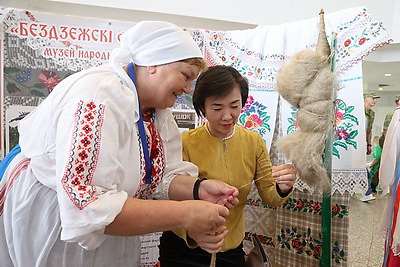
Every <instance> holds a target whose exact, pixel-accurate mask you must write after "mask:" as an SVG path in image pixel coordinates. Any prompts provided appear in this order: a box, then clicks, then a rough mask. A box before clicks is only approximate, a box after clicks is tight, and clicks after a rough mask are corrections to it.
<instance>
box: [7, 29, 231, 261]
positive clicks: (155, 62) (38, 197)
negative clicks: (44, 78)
mask: <svg viewBox="0 0 400 267" xmlns="http://www.w3.org/2000/svg"><path fill="white" fill-rule="evenodd" d="M204 68H205V61H204V59H203V58H202V54H201V51H200V49H199V48H198V46H197V44H196V43H195V42H194V40H193V39H192V38H191V37H190V35H189V34H188V33H187V32H185V31H183V30H182V29H180V28H178V27H177V26H175V25H174V24H171V23H168V22H161V21H142V22H139V23H137V24H136V25H135V26H134V27H132V28H131V29H129V30H128V31H126V32H125V33H124V34H123V36H122V39H121V43H120V47H119V48H117V49H115V50H114V51H113V52H112V54H111V58H110V64H104V65H102V66H99V67H95V68H91V69H88V70H83V71H80V72H78V73H76V74H74V75H71V76H69V77H67V78H66V79H64V80H63V81H62V82H61V83H59V84H58V85H57V86H56V87H55V89H54V90H53V91H52V93H51V94H50V95H49V96H48V97H47V98H46V99H45V100H44V101H43V102H42V103H41V104H40V106H38V107H37V108H36V109H35V110H34V111H33V112H31V113H30V114H29V115H28V116H26V117H25V118H24V119H22V120H21V121H20V122H19V127H18V130H19V133H20V139H19V146H18V148H16V149H15V150H14V152H15V153H13V156H14V158H12V159H11V160H9V161H8V160H7V161H5V162H8V166H2V169H3V170H4V175H2V177H3V179H2V180H1V183H0V259H1V264H0V265H1V266H17V267H25V266H47V267H50V266H57V267H60V266H85V267H88V266H94V267H99V266H100V267H101V266H105V267H109V266H124V267H126V266H133V267H139V266H140V258H141V244H140V238H139V235H141V234H146V233H151V232H160V231H165V230H169V229H176V228H180V227H181V228H185V229H188V230H190V231H192V230H193V231H196V233H199V234H200V233H201V234H204V235H207V234H211V233H215V232H219V233H221V234H219V235H217V236H216V237H215V239H216V240H218V239H220V240H219V241H221V240H223V238H224V236H225V234H226V226H225V222H226V217H227V216H228V214H229V210H228V208H232V207H233V206H234V205H235V204H237V203H238V199H237V198H236V196H237V194H238V190H237V189H236V188H234V187H233V186H230V185H228V184H226V183H224V182H221V181H218V180H211V179H210V180H207V181H203V182H202V183H201V184H200V183H199V182H197V183H196V181H199V180H198V178H197V174H198V170H197V167H196V166H195V165H193V164H192V163H189V162H184V161H182V146H181V136H180V133H179V130H178V127H177V125H176V123H175V121H174V119H173V116H172V112H171V110H170V108H171V107H172V106H173V104H174V102H175V100H176V99H177V97H178V96H180V95H182V94H184V93H189V92H190V88H191V83H192V81H193V80H194V79H195V78H197V76H198V74H199V72H200V71H201V70H202V69H204ZM195 185H196V186H195ZM193 193H195V195H199V196H200V197H201V199H202V201H200V200H193V199H194V198H193ZM155 199H158V200H155ZM219 241H218V242H219Z"/></svg>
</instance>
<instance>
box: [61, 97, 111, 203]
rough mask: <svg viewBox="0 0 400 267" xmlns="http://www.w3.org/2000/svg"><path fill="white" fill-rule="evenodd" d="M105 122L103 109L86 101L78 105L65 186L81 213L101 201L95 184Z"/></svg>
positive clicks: (64, 176) (62, 181)
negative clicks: (95, 202)
mask: <svg viewBox="0 0 400 267" xmlns="http://www.w3.org/2000/svg"><path fill="white" fill-rule="evenodd" d="M103 122H104V106H103V105H98V106H97V105H96V104H95V103H93V102H89V103H83V101H81V102H80V103H79V104H78V108H77V110H76V112H75V121H74V131H73V133H72V140H71V147H70V153H69V159H68V162H67V164H66V167H65V171H64V175H63V178H62V180H61V183H62V185H63V188H64V190H65V192H67V195H68V197H69V198H70V199H71V201H72V202H73V203H74V205H75V206H76V207H77V208H78V209H80V210H82V209H84V208H85V207H86V206H87V205H89V204H90V203H91V202H93V201H95V200H96V199H97V197H96V196H95V193H96V187H95V186H93V185H92V184H91V183H92V179H93V175H94V172H95V170H96V167H97V162H98V158H99V152H100V151H99V148H100V141H101V129H102V125H103Z"/></svg>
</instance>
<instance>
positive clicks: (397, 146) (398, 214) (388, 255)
mask: <svg viewBox="0 0 400 267" xmlns="http://www.w3.org/2000/svg"><path fill="white" fill-rule="evenodd" d="M379 185H380V186H381V187H382V190H383V191H382V195H386V194H388V193H389V195H388V197H387V200H386V204H385V209H384V211H383V214H382V222H381V230H382V231H383V233H384V235H385V236H386V240H385V254H384V260H383V264H382V266H383V267H397V266H400V221H399V218H400V209H399V208H400V107H397V108H396V110H395V112H394V113H393V116H392V120H391V122H390V124H389V126H388V129H387V133H386V137H385V143H384V144H383V150H382V157H381V166H380V168H379Z"/></svg>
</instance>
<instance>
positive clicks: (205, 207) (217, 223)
mask: <svg viewBox="0 0 400 267" xmlns="http://www.w3.org/2000/svg"><path fill="white" fill-rule="evenodd" d="M181 203H182V204H183V205H186V207H185V210H187V214H186V216H185V218H184V222H183V224H184V226H183V228H185V229H187V230H188V231H196V232H200V233H204V234H213V233H216V232H222V231H223V230H224V229H226V228H225V226H224V224H225V222H226V219H225V218H226V217H227V216H228V214H229V210H228V209H227V208H226V207H224V206H221V205H218V204H213V203H209V202H207V201H202V200H185V201H182V202H181Z"/></svg>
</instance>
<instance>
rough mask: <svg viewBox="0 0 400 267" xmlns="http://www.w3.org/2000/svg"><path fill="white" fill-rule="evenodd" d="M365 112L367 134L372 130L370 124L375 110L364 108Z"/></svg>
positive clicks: (373, 118)
mask: <svg viewBox="0 0 400 267" xmlns="http://www.w3.org/2000/svg"><path fill="white" fill-rule="evenodd" d="M364 112H365V120H366V122H365V128H366V130H367V131H366V134H367V135H368V134H369V133H371V132H372V124H373V123H374V120H375V111H373V110H372V109H366V108H364Z"/></svg>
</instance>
